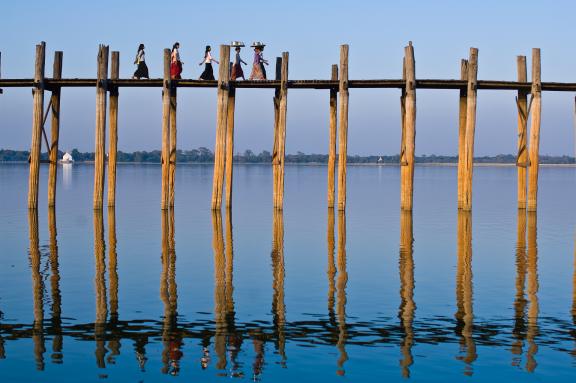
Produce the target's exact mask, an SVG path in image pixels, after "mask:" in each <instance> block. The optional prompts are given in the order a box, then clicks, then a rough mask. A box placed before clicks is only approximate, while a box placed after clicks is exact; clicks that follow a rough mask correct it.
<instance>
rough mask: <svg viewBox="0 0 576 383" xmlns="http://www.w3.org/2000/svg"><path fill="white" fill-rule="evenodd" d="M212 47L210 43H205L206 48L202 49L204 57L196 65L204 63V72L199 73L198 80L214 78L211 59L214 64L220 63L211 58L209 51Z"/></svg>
mask: <svg viewBox="0 0 576 383" xmlns="http://www.w3.org/2000/svg"><path fill="white" fill-rule="evenodd" d="M211 50H212V48H211V47H210V45H206V50H205V51H204V59H202V61H201V62H200V64H198V65H202V64H204V72H202V74H201V75H200V80H215V78H214V69H212V61H214V62H215V63H216V64H220V63H219V62H218V60H216V59H214V58H212V55H211V54H210V51H211Z"/></svg>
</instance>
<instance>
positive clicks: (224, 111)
mask: <svg viewBox="0 0 576 383" xmlns="http://www.w3.org/2000/svg"><path fill="white" fill-rule="evenodd" d="M229 67H230V46H229V45H220V68H219V71H218V104H217V110H216V144H215V146H214V178H213V181H212V209H220V207H221V206H222V186H223V183H224V162H225V158H224V157H225V153H226V128H227V125H228V93H229V92H228V89H229V87H230V84H229V81H230V70H229V69H230V68H229Z"/></svg>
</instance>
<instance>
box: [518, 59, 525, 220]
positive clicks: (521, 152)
mask: <svg viewBox="0 0 576 383" xmlns="http://www.w3.org/2000/svg"><path fill="white" fill-rule="evenodd" d="M516 63H517V65H518V82H527V81H528V74H527V70H526V56H518V57H517V58H516ZM517 104H518V105H517V106H518V157H517V158H516V167H517V168H518V209H526V181H527V178H526V175H527V174H528V173H527V172H526V168H527V167H528V151H527V143H528V141H527V131H528V92H527V91H525V90H519V91H518V98H517Z"/></svg>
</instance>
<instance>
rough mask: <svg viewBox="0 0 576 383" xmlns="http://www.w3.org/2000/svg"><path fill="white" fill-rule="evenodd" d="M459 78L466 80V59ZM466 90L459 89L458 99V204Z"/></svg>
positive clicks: (464, 137)
mask: <svg viewBox="0 0 576 383" xmlns="http://www.w3.org/2000/svg"><path fill="white" fill-rule="evenodd" d="M460 78H461V79H462V80H468V60H464V59H463V60H462V61H461V63H460ZM467 96H468V92H467V90H466V89H460V98H459V101H458V117H459V119H458V206H460V205H462V203H463V201H464V190H463V189H464V167H465V158H466V156H465V151H464V148H465V145H466V109H467V104H468V97H467Z"/></svg>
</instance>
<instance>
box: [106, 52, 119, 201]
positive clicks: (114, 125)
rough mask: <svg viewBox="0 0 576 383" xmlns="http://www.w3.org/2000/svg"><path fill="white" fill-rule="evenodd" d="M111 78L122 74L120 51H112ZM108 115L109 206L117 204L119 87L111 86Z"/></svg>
mask: <svg viewBox="0 0 576 383" xmlns="http://www.w3.org/2000/svg"><path fill="white" fill-rule="evenodd" d="M111 58H112V65H111V70H110V78H111V79H112V80H117V79H118V77H119V76H120V52H117V51H114V52H112V57H111ZM109 92H110V105H109V108H110V109H109V113H108V117H109V118H110V143H109V148H108V206H116V154H117V153H118V87H117V86H111V87H110V88H109Z"/></svg>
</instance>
